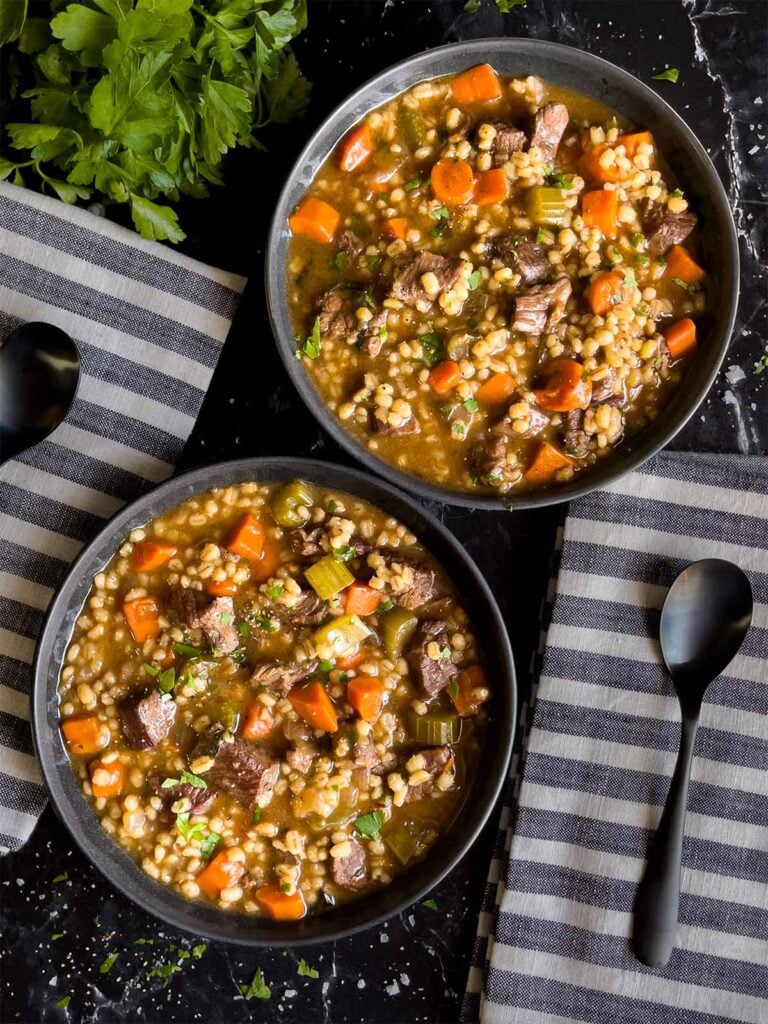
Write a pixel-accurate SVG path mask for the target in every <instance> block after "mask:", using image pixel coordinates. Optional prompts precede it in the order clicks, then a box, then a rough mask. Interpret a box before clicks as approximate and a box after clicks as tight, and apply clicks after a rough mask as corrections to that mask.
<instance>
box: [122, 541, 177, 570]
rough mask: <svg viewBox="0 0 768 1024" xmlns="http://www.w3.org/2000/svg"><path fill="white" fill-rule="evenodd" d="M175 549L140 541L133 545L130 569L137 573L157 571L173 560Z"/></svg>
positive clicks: (169, 545)
mask: <svg viewBox="0 0 768 1024" xmlns="http://www.w3.org/2000/svg"><path fill="white" fill-rule="evenodd" d="M175 554H176V548H175V547H174V545H173V544H162V543H160V541H155V540H140V541H138V543H137V544H135V545H134V548H133V554H132V555H131V567H132V568H134V569H135V570H136V571H137V572H148V571H149V570H150V569H157V568H159V567H160V566H161V565H165V563H166V562H167V561H168V560H169V559H171V558H173V556H174V555H175Z"/></svg>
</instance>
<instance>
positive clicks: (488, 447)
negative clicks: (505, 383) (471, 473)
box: [471, 416, 512, 487]
mask: <svg viewBox="0 0 768 1024" xmlns="http://www.w3.org/2000/svg"><path fill="white" fill-rule="evenodd" d="M511 437H512V422H511V420H509V419H508V418H507V417H506V416H505V417H504V418H503V419H501V420H500V421H499V422H498V423H496V424H494V426H492V427H490V428H489V429H488V430H486V431H485V433H484V434H483V436H482V437H481V439H480V440H479V441H477V442H476V443H475V445H474V447H473V448H472V453H471V461H472V465H473V466H474V469H475V474H476V475H477V478H478V480H480V482H481V483H484V484H486V485H487V486H489V487H500V486H501V485H502V484H503V483H504V482H505V480H506V477H507V476H508V470H509V464H508V462H507V456H508V454H509V440H510V438H511Z"/></svg>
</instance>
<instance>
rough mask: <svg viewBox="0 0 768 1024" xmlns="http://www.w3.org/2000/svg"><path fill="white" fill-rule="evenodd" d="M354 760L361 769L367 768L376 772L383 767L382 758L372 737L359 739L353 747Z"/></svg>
mask: <svg viewBox="0 0 768 1024" xmlns="http://www.w3.org/2000/svg"><path fill="white" fill-rule="evenodd" d="M352 760H353V761H354V762H355V764H356V765H357V766H358V767H360V768H367V769H368V770H369V771H375V770H376V769H377V768H380V767H381V758H380V757H379V755H378V754H377V752H376V747H375V745H374V742H373V740H372V739H371V737H370V735H368V736H365V737H364V738H363V739H358V740H357V742H356V743H355V744H354V745H353V747H352Z"/></svg>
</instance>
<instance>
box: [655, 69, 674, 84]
mask: <svg viewBox="0 0 768 1024" xmlns="http://www.w3.org/2000/svg"><path fill="white" fill-rule="evenodd" d="M679 77H680V69H679V68H667V69H666V70H665V71H660V72H659V73H658V75H651V78H652V79H653V81H654V82H676V81H677V80H678V78H679Z"/></svg>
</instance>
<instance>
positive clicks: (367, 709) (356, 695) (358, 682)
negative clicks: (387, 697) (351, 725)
mask: <svg viewBox="0 0 768 1024" xmlns="http://www.w3.org/2000/svg"><path fill="white" fill-rule="evenodd" d="M386 692H387V688H386V687H385V686H384V683H382V682H381V680H380V679H375V678H374V677H373V676H355V678H354V679H350V681H349V682H348V683H347V700H348V701H349V703H350V704H351V705H352V707H353V708H354V709H355V711H356V712H357V713H358V715H360V717H361V718H362V720H363V721H364V722H375V721H376V719H377V718H378V717H379V715H380V714H381V709H382V708H383V707H384V694H385V693H386Z"/></svg>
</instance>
